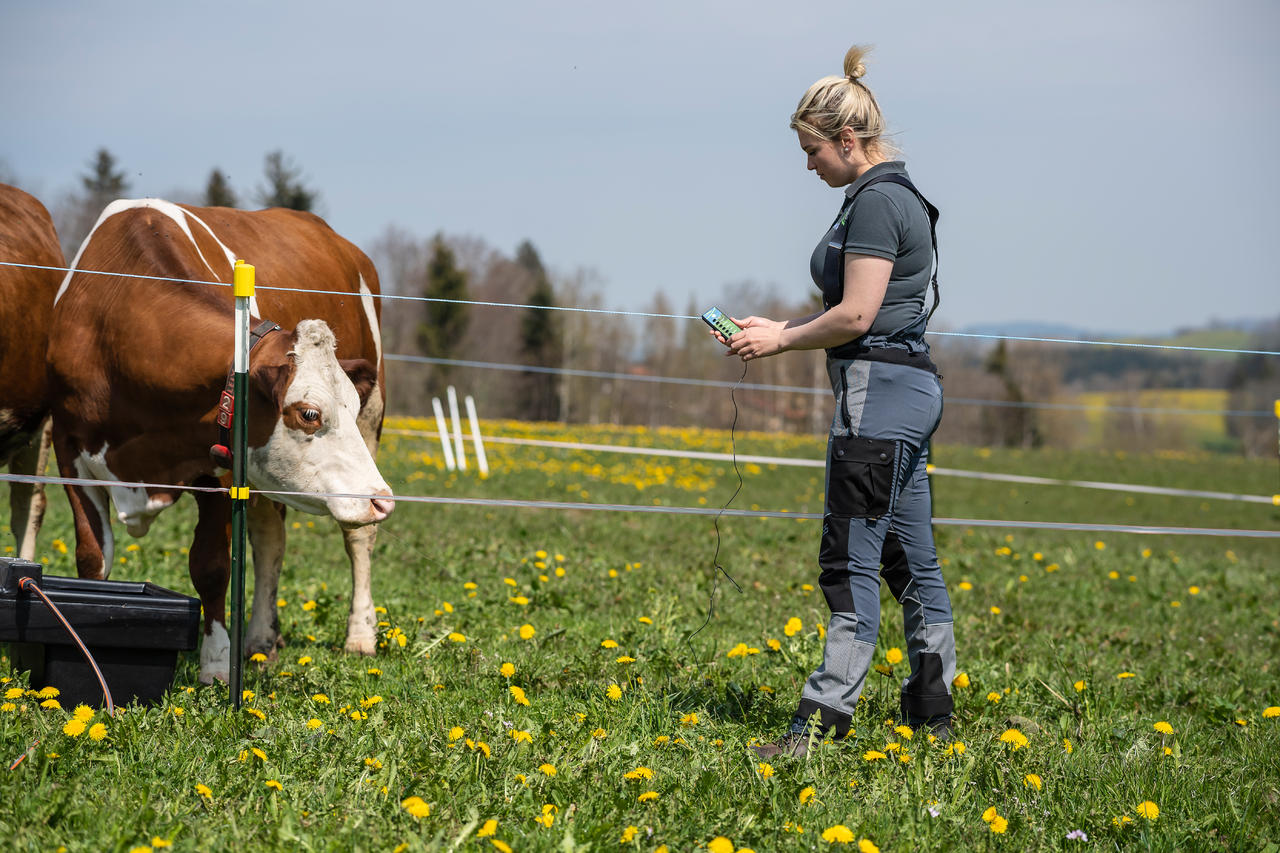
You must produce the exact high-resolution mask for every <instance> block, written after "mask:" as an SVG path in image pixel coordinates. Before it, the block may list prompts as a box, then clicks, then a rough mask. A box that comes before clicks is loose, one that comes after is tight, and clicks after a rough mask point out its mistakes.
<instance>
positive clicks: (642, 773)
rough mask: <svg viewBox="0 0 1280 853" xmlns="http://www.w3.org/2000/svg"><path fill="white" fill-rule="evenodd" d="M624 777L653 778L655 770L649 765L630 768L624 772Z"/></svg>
mask: <svg viewBox="0 0 1280 853" xmlns="http://www.w3.org/2000/svg"><path fill="white" fill-rule="evenodd" d="M622 778H624V779H652V778H653V771H652V770H650V769H649V768H648V767H637V768H636V769H635V770H628V771H627V772H626V773H623V774H622Z"/></svg>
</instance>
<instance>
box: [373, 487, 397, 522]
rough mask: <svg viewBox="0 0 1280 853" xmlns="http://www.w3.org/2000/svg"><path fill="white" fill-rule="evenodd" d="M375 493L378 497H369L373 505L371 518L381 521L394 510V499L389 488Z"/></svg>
mask: <svg viewBox="0 0 1280 853" xmlns="http://www.w3.org/2000/svg"><path fill="white" fill-rule="evenodd" d="M377 494H378V495H379V497H376V498H371V499H370V501H369V503H370V504H371V505H372V507H373V520H374V521H383V520H384V519H386V517H387V516H389V515H391V513H392V512H394V511H395V508H396V500H395V497H394V496H393V495H392V494H391V490H390V489H383V490H382V491H380V492H378V493H377Z"/></svg>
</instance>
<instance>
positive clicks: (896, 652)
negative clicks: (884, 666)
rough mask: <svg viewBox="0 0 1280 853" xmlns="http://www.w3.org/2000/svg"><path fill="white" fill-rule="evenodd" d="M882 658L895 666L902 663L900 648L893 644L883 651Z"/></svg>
mask: <svg viewBox="0 0 1280 853" xmlns="http://www.w3.org/2000/svg"><path fill="white" fill-rule="evenodd" d="M884 659H885V660H886V661H888V662H889V665H890V666H897V665H898V664H900V663H902V649H900V648H898V647H897V646H894V647H893V648H892V649H889V651H887V652H885V653H884Z"/></svg>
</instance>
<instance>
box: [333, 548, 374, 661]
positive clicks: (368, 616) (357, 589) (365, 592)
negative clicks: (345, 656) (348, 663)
mask: <svg viewBox="0 0 1280 853" xmlns="http://www.w3.org/2000/svg"><path fill="white" fill-rule="evenodd" d="M377 538H378V525H376V524H368V525H365V526H364V527H357V528H355V529H354V530H347V529H344V530H343V531H342V541H343V544H345V545H346V546H347V556H348V557H349V558H350V559H351V615H350V616H348V617H347V646H346V648H347V651H349V652H354V653H356V654H361V655H371V654H373V653H374V652H375V651H377V648H378V617H377V614H375V613H374V612H373V590H372V582H371V577H370V575H371V558H372V556H373V544H374V542H375V541H376V540H377Z"/></svg>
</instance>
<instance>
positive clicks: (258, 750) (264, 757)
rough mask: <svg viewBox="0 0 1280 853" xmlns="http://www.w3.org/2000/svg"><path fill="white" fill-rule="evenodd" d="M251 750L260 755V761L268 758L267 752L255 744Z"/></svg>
mask: <svg viewBox="0 0 1280 853" xmlns="http://www.w3.org/2000/svg"><path fill="white" fill-rule="evenodd" d="M249 751H250V752H252V753H253V754H254V755H256V756H257V757H258V760H259V761H266V760H267V754H266V753H265V752H263V751H262V750H260V749H258V748H257V747H256V746H255V747H254V748H253V749H251V750H249Z"/></svg>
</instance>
